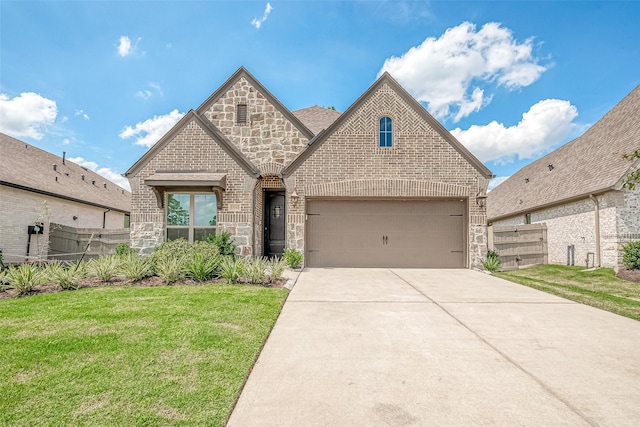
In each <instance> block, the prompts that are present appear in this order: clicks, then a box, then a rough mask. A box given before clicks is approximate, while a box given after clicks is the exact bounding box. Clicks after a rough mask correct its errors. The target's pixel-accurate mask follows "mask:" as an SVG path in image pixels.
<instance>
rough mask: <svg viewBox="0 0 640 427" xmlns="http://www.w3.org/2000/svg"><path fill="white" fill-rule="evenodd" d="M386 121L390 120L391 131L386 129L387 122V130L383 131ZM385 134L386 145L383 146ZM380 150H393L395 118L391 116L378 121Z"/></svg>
mask: <svg viewBox="0 0 640 427" xmlns="http://www.w3.org/2000/svg"><path fill="white" fill-rule="evenodd" d="M385 119H389V122H388V127H389V128H390V129H387V128H386V127H387V126H386V125H387V122H385V129H384V130H383V128H382V126H383V120H385ZM383 133H384V135H385V138H384V139H385V145H382V139H383V138H382V135H383ZM387 137H388V138H387ZM387 142H388V145H387ZM378 148H393V118H392V117H391V116H388V115H385V116H381V117H380V118H379V119H378Z"/></svg>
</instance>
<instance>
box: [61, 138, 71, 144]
mask: <svg viewBox="0 0 640 427" xmlns="http://www.w3.org/2000/svg"><path fill="white" fill-rule="evenodd" d="M69 144H71V141H69V138H65V139H63V140H62V145H69Z"/></svg>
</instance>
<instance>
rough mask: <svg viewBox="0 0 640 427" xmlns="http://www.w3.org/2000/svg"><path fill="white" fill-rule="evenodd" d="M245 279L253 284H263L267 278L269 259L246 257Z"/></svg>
mask: <svg viewBox="0 0 640 427" xmlns="http://www.w3.org/2000/svg"><path fill="white" fill-rule="evenodd" d="M244 264H245V265H244V274H243V277H244V279H245V281H247V282H248V283H251V284H252V285H262V284H264V283H265V282H266V281H267V280H266V270H267V265H268V261H267V259H266V258H264V257H260V258H246V259H245V263H244Z"/></svg>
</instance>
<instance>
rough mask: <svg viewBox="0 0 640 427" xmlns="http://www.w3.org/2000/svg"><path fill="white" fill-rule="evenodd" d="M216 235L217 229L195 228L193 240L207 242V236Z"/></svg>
mask: <svg viewBox="0 0 640 427" xmlns="http://www.w3.org/2000/svg"><path fill="white" fill-rule="evenodd" d="M215 234H216V229H215V228H195V229H194V230H193V240H207V236H209V235H215Z"/></svg>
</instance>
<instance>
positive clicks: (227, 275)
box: [219, 256, 244, 283]
mask: <svg viewBox="0 0 640 427" xmlns="http://www.w3.org/2000/svg"><path fill="white" fill-rule="evenodd" d="M219 268H220V277H222V278H224V279H226V280H227V282H228V283H238V281H239V280H240V277H242V275H243V274H244V261H243V259H242V258H238V259H233V257H230V256H226V257H223V258H222V260H221V261H220V265H219Z"/></svg>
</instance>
